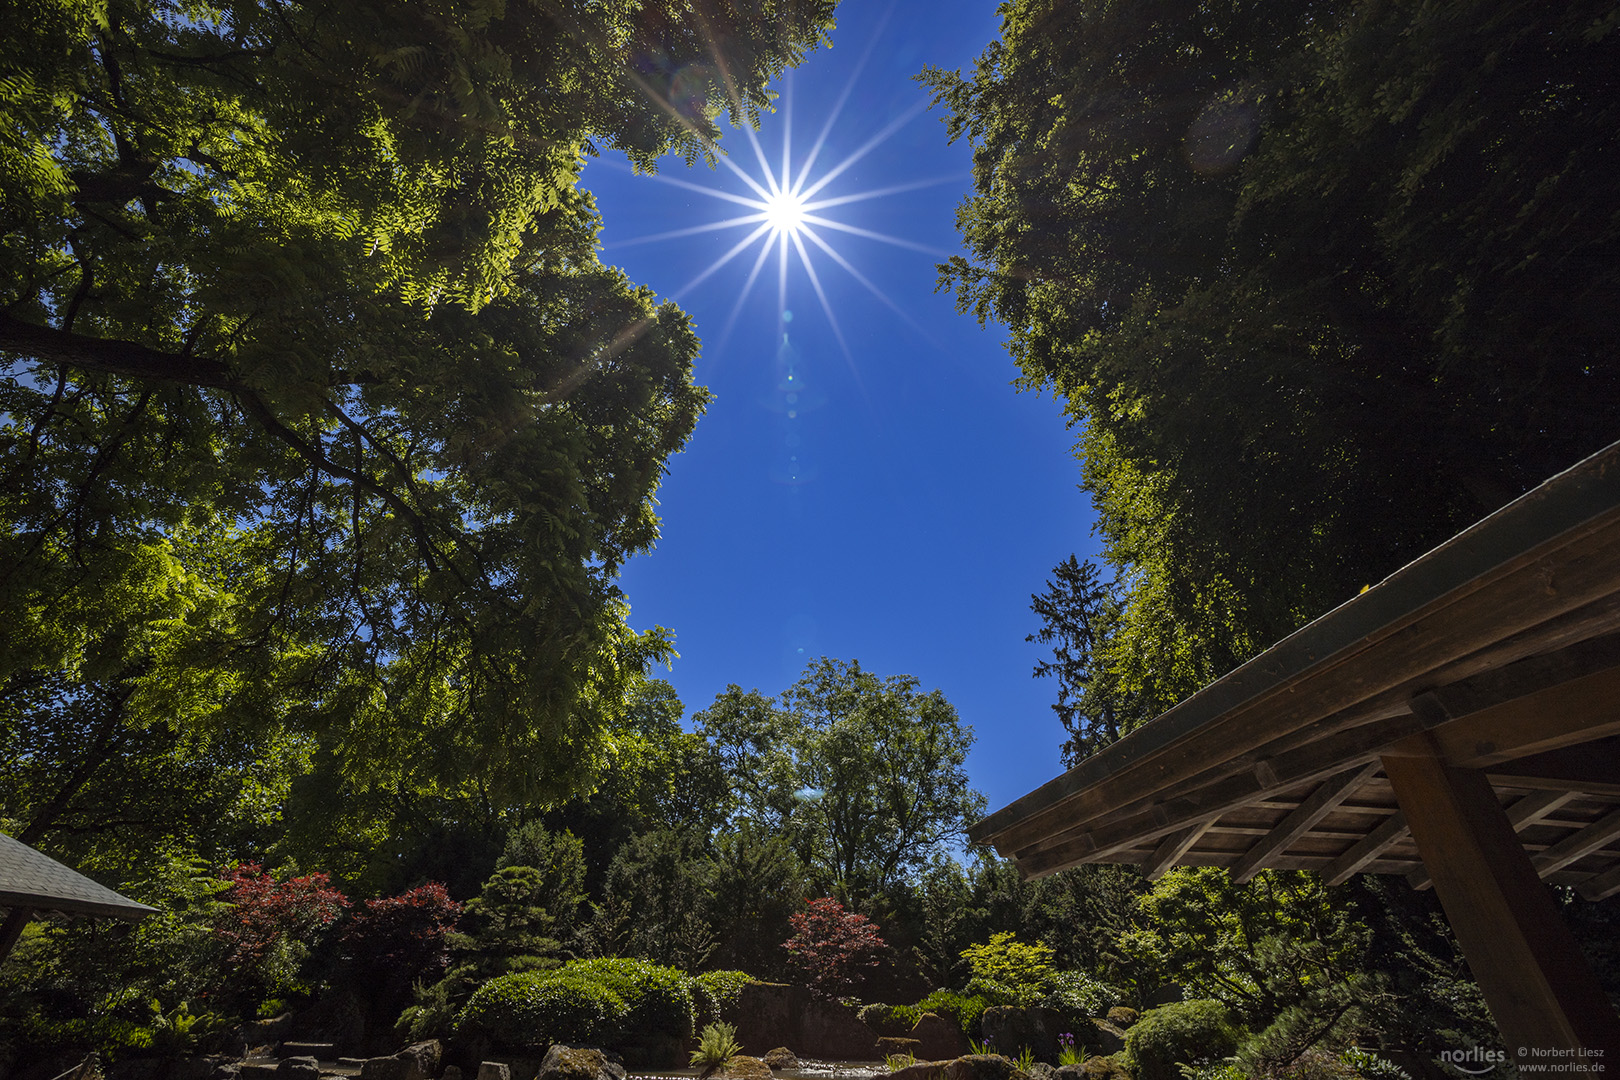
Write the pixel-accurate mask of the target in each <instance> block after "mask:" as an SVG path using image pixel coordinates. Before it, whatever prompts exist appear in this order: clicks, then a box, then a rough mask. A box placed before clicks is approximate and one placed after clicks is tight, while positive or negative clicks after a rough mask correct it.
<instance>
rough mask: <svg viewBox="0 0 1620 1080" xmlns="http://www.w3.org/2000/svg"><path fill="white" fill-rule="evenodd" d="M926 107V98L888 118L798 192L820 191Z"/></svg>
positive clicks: (813, 192)
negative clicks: (837, 161) (865, 138)
mask: <svg viewBox="0 0 1620 1080" xmlns="http://www.w3.org/2000/svg"><path fill="white" fill-rule="evenodd" d="M927 107H928V102H927V100H923V101H919V102H917V103H916V104H915V105H913V106H911V108H909V109H907V110H906V111H905V112H903V113H901V114H900V115H899V116H897V117H895V118H894V119H893V120H890V121H889V122H888V124H886V125H885V126H884V128H883V130H882V131H880V132H878V133H877V134H876V135H874V136H872V137H871V138H870V139H867V140H866V141H865V142H864V143H862V144H861V145H860V146H858V147H856V148H855V150H854V151H853V152H852V153H851V154H850V155H849V156H848V157H846V158H845V159H844V160H843V161H840V162H839V163H838V164H837V165H834V166H833V167H832V169H830V170H829V171H828V172H827V173H826V174H825V175H824V176H822V178H821V179H820V180H817V181H816V182H815V183H814V184H811V185H810V186H809V187H807V188H805V189H804V191H802V192H801V193H800V194H801V195H803V196H804V197H805V198H806V199H808V198H810V197H811V196H812V195H814V194H815V193H816V192H818V191H820V190H821V189H822V188H824V187H826V186H827V185H828V184H830V183H832V182H833V181H834V180H836V179H838V177H839V176H842V175H843V173H844V171H845V170H846V169H848V168H849V167H850V166H851V165H854V164H855V163H856V162H857V161H859V160H861V158H863V157H865V156H866V155H867V154H870V153H871V152H872V151H873V150H874V149H876V148H877V147H878V146H879V145H881V144H882V143H883V141H884V140H885V139H887V138H888V137H889V136H890V135H893V134H894V133H895V132H897V131H899V130H900V129H901V128H903V127H905V126H906V125H907V124H909V123H911V121H913V120H915V119H916V118H917V116H918V114H919V113H921V112H922V111H923V110H924V109H926V108H927Z"/></svg>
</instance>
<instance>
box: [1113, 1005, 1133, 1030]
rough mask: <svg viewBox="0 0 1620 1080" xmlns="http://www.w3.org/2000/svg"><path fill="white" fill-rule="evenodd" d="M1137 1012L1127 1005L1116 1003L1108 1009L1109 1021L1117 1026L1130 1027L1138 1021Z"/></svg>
mask: <svg viewBox="0 0 1620 1080" xmlns="http://www.w3.org/2000/svg"><path fill="white" fill-rule="evenodd" d="M1136 1017H1137V1012H1136V1010H1135V1009H1132V1008H1129V1007H1128V1006H1125V1005H1115V1006H1114V1007H1113V1008H1112V1009H1109V1010H1108V1022H1109V1023H1110V1024H1113V1025H1114V1026H1115V1027H1122V1028H1128V1027H1130V1026H1131V1025H1132V1024H1134V1023H1136Z"/></svg>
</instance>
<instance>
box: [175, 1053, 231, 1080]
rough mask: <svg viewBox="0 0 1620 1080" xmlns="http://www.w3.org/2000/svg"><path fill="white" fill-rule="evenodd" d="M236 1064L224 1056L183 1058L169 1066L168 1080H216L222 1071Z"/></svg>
mask: <svg viewBox="0 0 1620 1080" xmlns="http://www.w3.org/2000/svg"><path fill="white" fill-rule="evenodd" d="M235 1064H236V1063H235V1062H234V1061H232V1060H231V1059H230V1058H228V1057H226V1056H225V1055H224V1054H209V1055H207V1056H204V1057H188V1058H181V1059H180V1060H179V1061H176V1062H174V1063H173V1064H171V1065H170V1066H169V1072H168V1080H214V1077H216V1076H218V1075H219V1071H220V1069H222V1068H224V1067H225V1066H227V1065H235Z"/></svg>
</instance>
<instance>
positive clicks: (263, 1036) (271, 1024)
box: [238, 1012, 293, 1046]
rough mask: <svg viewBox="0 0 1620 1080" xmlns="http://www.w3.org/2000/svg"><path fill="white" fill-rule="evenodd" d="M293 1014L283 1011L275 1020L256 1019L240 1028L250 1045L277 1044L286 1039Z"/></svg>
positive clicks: (243, 1039)
mask: <svg viewBox="0 0 1620 1080" xmlns="http://www.w3.org/2000/svg"><path fill="white" fill-rule="evenodd" d="M292 1021H293V1014H292V1013H290V1012H288V1013H282V1014H281V1015H280V1016H278V1017H276V1018H275V1019H274V1020H255V1021H253V1022H252V1023H251V1024H243V1025H242V1026H241V1028H240V1029H238V1030H239V1032H240V1034H241V1036H242V1041H243V1042H245V1043H247V1045H248V1046H275V1045H277V1044H278V1043H280V1042H281V1040H283V1039H285V1038H286V1037H287V1035H288V1034H289V1032H290V1030H291V1028H292Z"/></svg>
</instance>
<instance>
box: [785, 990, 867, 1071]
mask: <svg viewBox="0 0 1620 1080" xmlns="http://www.w3.org/2000/svg"><path fill="white" fill-rule="evenodd" d="M775 1041H777V1040H774V1039H773V1040H770V1042H775ZM781 1041H782V1042H783V1043H788V1042H792V1043H793V1045H794V1046H797V1047H798V1048H799V1049H801V1050H803V1051H804V1053H805V1056H806V1057H813V1058H830V1059H832V1060H834V1061H838V1060H843V1061H880V1060H882V1058H881V1056H880V1055H879V1054H878V1052H877V1036H876V1035H873V1034H872V1029H871V1028H869V1027H867V1026H866V1025H865V1024H863V1023H861V1020H860V1017H859V1016H858V1015H857V1010H856V1009H853V1008H850V1007H849V1006H848V1005H840V1004H838V1002H836V1001H827V1000H825V999H822V998H814V997H813V998H811V999H810V1004H809V1007H808V1008H806V1009H805V1011H804V1013H803V1015H802V1016H801V1017H800V1026H799V1038H798V1039H797V1041H795V1040H791V1039H783V1040H781ZM769 1044H770V1043H769V1042H767V1043H766V1044H765V1045H769Z"/></svg>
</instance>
